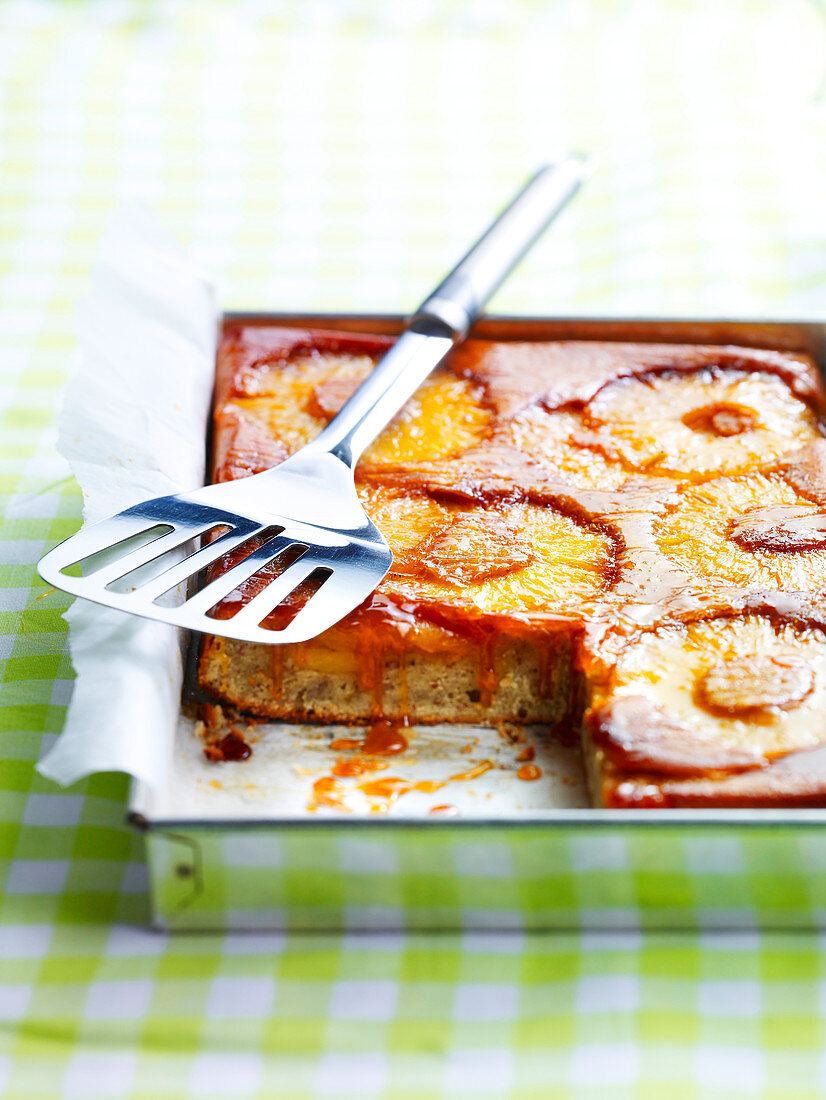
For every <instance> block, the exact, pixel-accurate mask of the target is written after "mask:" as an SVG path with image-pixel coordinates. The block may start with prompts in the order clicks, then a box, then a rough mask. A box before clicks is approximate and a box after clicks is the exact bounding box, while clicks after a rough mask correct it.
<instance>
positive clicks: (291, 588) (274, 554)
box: [37, 156, 588, 644]
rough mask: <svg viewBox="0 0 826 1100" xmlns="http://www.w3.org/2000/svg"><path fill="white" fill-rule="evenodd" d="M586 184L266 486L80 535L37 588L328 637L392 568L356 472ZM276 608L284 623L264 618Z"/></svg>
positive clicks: (232, 485) (440, 307) (491, 247)
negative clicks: (220, 567)
mask: <svg viewBox="0 0 826 1100" xmlns="http://www.w3.org/2000/svg"><path fill="white" fill-rule="evenodd" d="M587 174H588V169H587V165H586V161H585V160H584V159H583V158H581V157H577V156H571V157H567V158H565V159H564V160H562V161H560V162H559V163H558V164H554V165H548V166H545V167H543V168H541V169H540V170H539V171H538V172H537V173H536V174H535V175H534V176H533V177H532V178H531V179H530V180H529V181H528V183H527V184H526V185H525V187H524V188H523V189H522V190H521V191H520V192H519V194H518V195H517V196H516V198H515V199H514V200H513V202H511V204H510V206H508V207H507V208H506V209H505V210H504V211H503V212H502V214H500V216H499V217H498V218H497V219H496V221H495V222H494V223H493V224H492V225H491V227H490V228H489V229H488V230H487V232H486V233H485V234H484V236H482V237H481V239H480V240H479V241H478V242H477V243H476V244H475V245H474V246H473V248H471V250H470V251H469V252H468V253H467V255H466V256H465V257H464V259H462V260H461V261H460V263H459V264H458V265H457V267H456V268H455V269H454V270H453V271H452V272H451V273H450V274H449V275H448V276H447V278H446V279H445V280H444V281H443V282H442V283H441V284H440V285H439V286H438V287H437V288H436V290H434V291H433V293H432V294H431V295H430V296H429V297H428V298H427V299H426V300H425V301H424V302H423V303H422V305H421V306H420V307H419V309H418V310H417V311H416V312H415V314H414V315H413V317H412V319H411V321H410V323H409V324H408V326H407V328H406V329H405V331H404V332H403V333H402V335H401V336H400V337H399V339H398V341H397V342H396V343H395V344H394V346H393V347H392V348H391V349H390V351H389V352H388V353H387V354H386V355H385V356H384V358H383V359H382V360H381V361H380V362H379V363H378V365H377V366H376V368H375V369H374V370H373V371H372V373H371V374H370V376H369V377H368V378H367V379H366V381H365V382H363V383H362V385H361V386H359V388H358V389H357V390H356V392H355V393H354V394H353V396H352V397H351V398H350V399H349V400H348V401H347V403H346V404H345V405H344V407H343V408H342V409H341V411H340V412H339V413H338V414H337V415H336V416H335V417H334V418H333V420H331V421H330V423H329V424H328V425H327V427H326V428H325V429H324V430H323V431H322V432H321V433H320V434H319V435H318V436H317V437H316V438H315V439H314V440H312V442H311V443H309V444H308V445H307V446H305V447H303V448H302V449H301V450H300V451H298V452H296V454H294V455H292V456H291V457H290V458H288V459H286V460H285V461H284V462H282V463H281V464H280V465H278V466H275V467H274V468H273V469H271V470H267V471H265V472H264V473H260V474H255V475H254V476H252V477H248V478H245V479H243V480H240V481H233V482H228V483H224V484H221V485H208V486H205V487H204V488H201V489H196V490H194V491H193V492H191V493H186V494H178V495H175V496H166V497H157V498H156V499H154V500H148V501H146V502H145V503H143V504H137V505H135V506H134V507H133V508H128V509H126V511H124V512H120V513H119V514H118V515H116V516H113V517H112V518H111V519H107V520H103V521H102V522H101V523H96V524H93V525H92V526H89V527H85V528H83V529H82V530H81V531H79V532H78V533H77V534H76V535H72V537H71V538H69V539H67V540H66V541H65V542H63V543H61V544H60V545H59V546H57V547H55V549H54V550H51V551H50V552H49V553H48V554H46V556H45V557H44V558H42V559H41V561H40V563H39V564H38V567H37V568H38V572H39V573H40V575H41V577H43V579H44V580H45V581H47V582H48V583H49V584H51V585H54V587H55V588H61V589H63V590H64V591H65V592H70V593H72V595H75V596H82V597H83V598H84V599H87V600H94V601H95V602H97V603H101V604H106V605H107V606H109V607H114V608H119V609H120V610H122V611H128V612H131V613H132V614H134V615H141V616H144V617H146V618H151V619H160V620H162V621H164V622H168V623H174V624H175V625H177V626H181V627H186V628H188V629H190V630H197V631H201V632H204V633H210V634H219V635H223V636H225V637H229V638H239V639H242V640H245V641H250V642H265V643H269V644H278V643H286V642H300V641H306V640H307V639H308V638H313V637H315V636H316V635H317V634H320V633H321V632H322V631H324V630H326V629H327V628H328V627H330V626H333V625H334V624H335V623H337V622H338V621H339V620H340V619H342V618H343V617H344V616H345V615H347V614H348V612H350V611H352V610H353V608H355V607H356V606H358V604H360V603H361V602H362V601H363V600H364V599H366V597H367V596H368V595H369V594H370V593H371V592H372V591H373V590H374V589H375V588H376V586H377V585H378V584H379V583H380V582H381V580H382V578H383V577H384V576H385V574H386V573H387V571H388V570H389V568H390V564H391V562H392V560H393V558H392V554H391V552H390V547H389V546H388V545H387V543H386V542H385V540H384V539H383V538H382V536H381V533H380V532H379V531H378V529H377V528H376V526H375V525H374V524H373V523H372V522H371V521H370V519H369V517H368V516H367V515H366V514H365V512H364V510H363V508H362V506H361V503H360V502H359V499H358V496H357V495H356V489H355V484H354V481H353V470H354V468H355V465H356V462H357V461H358V459H359V457H360V456H361V454H362V452H363V450H364V448H365V447H366V446H367V445H368V444H369V443H370V442H371V441H372V440H373V439H374V438H375V437H376V435H378V433H379V432H380V431H381V429H382V428H383V427H384V426H385V425H386V424H387V423H388V422H389V421H390V420H391V419H392V417H393V416H394V415H395V414H396V413H397V412H398V410H399V409H400V408H401V407H402V405H403V404H404V403H405V401H406V400H407V399H408V398H409V397H410V396H411V395H412V394H413V393H414V392H415V390H416V389H417V387H418V386H419V385H420V383H421V382H422V381H423V380H424V379H425V378H426V377H427V376H428V375H429V374H430V373H431V371H432V370H433V369H434V368H435V367H436V366H437V365H438V364H439V363H440V362H441V360H442V359H443V358H444V357H445V355H446V354H447V353H448V351H449V350H450V348H451V347H452V346H453V345H454V344H455V343H456V342H458V341H460V340H462V339H464V337H465V335H466V334H467V331H468V329H469V328H470V326H471V325H472V323H473V322H474V320H475V319H476V318H477V317H478V315H479V313H480V311H481V309H482V307H483V306H484V304H485V302H486V301H487V300H488V298H489V297H490V296H491V294H492V293H493V292H494V290H496V288H497V287H498V286H499V284H500V283H501V282H502V280H503V279H504V278H505V276H506V275H507V274H508V272H509V271H510V270H511V268H512V267H514V265H515V264H516V263H517V262H518V260H519V259H520V258H521V257H522V255H523V254H524V253H525V252H526V251H527V250H528V248H529V247H530V246H531V245H532V244H533V243H534V241H535V240H536V238H537V237H538V236H539V235H540V233H541V232H542V231H543V230H544V229H545V228H546V226H547V225H548V224H549V223H550V221H551V220H552V218H553V217H554V216H555V215H556V214H557V213H558V212H559V211H560V210H561V209H562V208H563V207H564V206H565V204H566V203H567V202H568V200H569V199H570V198H571V197H572V196H573V195H574V194H575V192H576V191H577V189H578V187H579V185H580V183H581V182H582V181H583V179H584V178H585V177H586V175H587ZM184 555H185V556H184ZM224 555H228V556H229V558H228V561H229V566H228V568H225V570H224V571H223V572H221V573H220V574H219V575H217V576H214V577H211V579H209V581H208V583H206V584H204V585H202V587H200V589H197V590H195V588H194V586H189V587H190V590H189V591H188V592H183V593H181V591H180V586H182V585H184V584H185V582H188V581H189V580H190V579H191V578H193V577H195V576H196V575H198V574H200V573H201V571H202V570H204V569H206V567H207V566H209V565H211V564H212V563H214V562H216V561H218V559H221V558H224ZM238 559H240V560H238ZM224 564H226V562H225V563H224ZM261 571H263V572H261ZM78 574H81V575H78ZM250 583H252V585H253V587H252V590H251V591H252V596H251V598H250V599H249V600H246V601H244V600H235V601H232V602H228V603H225V604H224V608H223V610H222V611H221V612H220V614H221V615H222V617H220V618H218V617H214V615H215V612H214V610H213V609H215V608H216V606H217V605H218V604H220V603H221V601H222V600H225V599H226V597H229V596H231V595H232V593H234V592H235V591H236V590H237V589H238V588H239V586H242V585H245V584H250ZM296 589H298V590H299V591H298V593H296V595H295V596H293V597H292V599H290V600H289V603H288V605H285V604H284V601H285V600H286V599H287V598H288V597H290V596H291V594H293V593H295V591H296ZM170 597H173V599H174V600H177V603H173V601H172V600H171V599H170ZM276 608H286V609H287V610H288V611H289V613H288V614H285V615H283V616H280V615H278V614H276V615H272V614H271V613H272V612H273V611H274V609H276ZM296 608H298V609H297V610H296ZM211 611H212V612H213V614H210V612H211ZM233 612H234V613H233ZM224 615H229V617H223V616H224ZM268 616H269V619H268ZM267 619H268V622H267V624H266V625H263V626H262V623H263V622H264V620H267Z"/></svg>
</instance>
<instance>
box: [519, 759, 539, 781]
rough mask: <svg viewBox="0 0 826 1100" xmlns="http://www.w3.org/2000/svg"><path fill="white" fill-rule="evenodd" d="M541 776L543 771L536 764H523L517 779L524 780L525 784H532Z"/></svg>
mask: <svg viewBox="0 0 826 1100" xmlns="http://www.w3.org/2000/svg"><path fill="white" fill-rule="evenodd" d="M541 775H542V769H541V768H538V767H537V766H536V764H523V765H522V767H521V768H520V769H519V771H518V772H517V773H516V778H517V779H524V780H525V782H527V783H531V782H533V780H534V779H539V778H540V776H541Z"/></svg>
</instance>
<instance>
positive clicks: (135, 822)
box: [126, 310, 826, 833]
mask: <svg viewBox="0 0 826 1100" xmlns="http://www.w3.org/2000/svg"><path fill="white" fill-rule="evenodd" d="M405 319H406V315H405V314H401V313H355V312H351V311H341V312H338V311H334V310H324V311H322V310H313V311H259V310H226V311H224V312H223V313H222V315H221V317H220V320H219V325H223V324H226V323H230V324H232V323H234V324H243V323H248V324H275V325H285V326H289V327H296V328H297V327H301V326H305V325H307V326H318V325H335V324H337V323H341V322H344V323H349V324H352V325H354V326H358V327H359V329H361V326H367V327H365V328H364V329H363V330H362V331H366V332H369V326H370V325H371V324H374V325H378V326H381V327H382V328H384V329H385V330H387V331H391V330H392V329H400V328H401V327H402V326H403V324H404V322H405ZM498 325H504V326H506V327H514V328H518V327H519V326H520V325H557V326H564V327H571V328H572V329H576V328H577V326H580V325H581V326H584V327H586V328H588V329H590V328H591V327H592V326H593V327H594V328H600V327H605V328H622V327H626V328H637V327H640V328H642V329H647V328H649V329H652V330H659V333H660V334H662V333H663V331H664V330H668V329H676V330H685V337H686V339H688V341H689V342H692V341H691V339H690V336H689V332H690V331H691V330H694V331H697V330H703V331H704V332H708V331H709V330H713V329H715V328H720V329H723V330H726V329H742V330H747V329H750V328H752V329H755V330H758V331H760V332H765V333H767V334H768V333H770V332H771V331H772V330H778V331H779V330H786V331H787V332H788V333H789V334H792V333H794V332H798V333H799V334H800V336H801V337H805V339H804V340H802V342H801V347H802V346H804V345H805V346H807V347H808V350H809V352H810V354H812V355H813V356H814V358H815V359H816V362H817V366H818V369H819V370H820V372H821V374H822V375H824V378H826V317H824V318H823V319H817V318H809V319H789V318H784V317H780V318H759V317H729V316H722V317H707V316H706V317H703V316H699V315H698V316H693V317H691V316H689V317H685V316H683V317H646V316H639V317H627V316H621V315H608V316H596V317H595V316H591V315H588V314H572V315H571V314H568V315H564V316H550V315H547V314H544V315H537V314H484V315H483V316H482V317H481V318H480V320H479V321H478V322H477V323H476V325H474V327H473V329H472V330H471V333H470V336H471V337H473V336H474V335H475V334H476V333H478V331H479V330H480V329H481V330H482V331H484V329H486V328H488V327H490V326H493V327H495V326H498ZM354 331H358V329H354ZM732 335H733V334H732ZM571 338H573V339H576V338H577V337H576V336H572V337H571ZM580 338H587V337H584V335H583V337H580ZM639 338H640V337H639V336H636V337H635V339H639ZM659 338H662V336H660V337H659ZM729 339H730V338H729ZM729 339H726V341H725V342H726V343H728V342H729ZM693 342H697V341H696V339H695V341H693ZM710 342H712V343H715V342H716V341H714V340H710ZM786 350H788V349H786ZM141 787H142V784H141V783H140V782H139V781H138V780H136V779H133V780H132V782H131V784H130V792H129V807H130V808H129V811H128V813H127V815H126V820H127V822H128V823H129V824H130V825H131V826H132V827H133V828H134V829H136V830H138V831H140V832H144V833H148V832H163V833H169V832H170V831H173V830H176V831H179V830H182V829H183V830H188V829H193V830H196V831H198V832H207V831H212V830H226V829H243V830H245V831H249V830H256V829H266V830H270V829H273V830H275V829H289V830H294V829H301V830H310V831H312V830H318V829H321V830H322V831H323V830H325V829H340V828H342V827H344V828H356V829H358V830H364V829H366V830H368V831H370V830H374V829H377V830H381V831H388V830H390V831H393V830H395V829H396V828H399V829H404V830H409V829H427V830H433V829H435V830H449V831H464V830H466V829H468V828H476V829H481V828H487V829H507V830H511V829H529V830H534V829H547V828H551V827H554V826H556V827H574V826H576V827H582V828H585V829H588V830H592V829H595V828H600V827H607V828H610V827H616V826H618V825H622V826H625V827H631V828H634V829H637V828H640V827H643V828H646V827H647V828H649V829H650V828H662V827H663V826H666V827H668V828H671V829H673V828H679V827H680V826H683V827H685V826H690V827H691V828H694V827H697V826H699V827H701V828H710V827H720V826H745V827H748V828H753V827H755V826H758V827H760V828H761V829H766V828H768V829H774V828H784V827H786V828H788V827H791V826H795V827H799V826H823V825H826V809H813V808H801V809H794V808H784V809H770V808H766V809H755V808H728V809H723V808H721V809H718V808H714V809H702V808H685V809H647V810H643V809H640V810H611V809H600V808H599V807H582V808H577V809H564V810H543V811H534V812H532V813H530V814H525V815H524V817H518V818H517V817H473V818H441V819H440V818H427V817H402V816H400V815H394V816H393V817H387V818H384V819H376V818H375V817H354V816H351V815H347V817H346V818H338V817H331V816H324V817H309V816H307V817H282V818H277V817H272V818H270V817H260V818H232V817H226V818H198V817H148V816H147V815H146V814H145V813H144V812H143V811H141V810H138V809H135V808H134V807H135V804H136V802H138V801H139V797H138V796H139V791H140V788H141Z"/></svg>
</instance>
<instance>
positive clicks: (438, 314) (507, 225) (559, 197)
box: [410, 156, 590, 341]
mask: <svg viewBox="0 0 826 1100" xmlns="http://www.w3.org/2000/svg"><path fill="white" fill-rule="evenodd" d="M589 174H590V168H589V167H588V161H587V160H586V159H585V158H584V157H580V156H569V157H566V158H565V159H564V160H562V161H560V162H559V163H558V164H546V165H544V166H543V167H542V168H540V169H539V170H538V171H537V172H535V173H534V175H533V176H531V178H530V179H529V180H528V182H527V183H526V184H525V186H524V187H523V188H522V190H521V191H520V192H519V193H518V194H517V195H516V197H515V198H514V199H513V200H512V201H511V202H510V204H509V205H508V206H506V207H505V209H504V210H503V211H502V213H501V214H500V215H499V217H498V218H497V219H496V221H495V222H493V224H492V225H491V226H490V228H489V229H487V230H486V231H485V233H484V234H483V235H482V236H481V237H480V238H479V240H478V241H477V242H476V244H474V245H473V247H472V248H471V249H470V250H469V251H468V252H467V253H466V255H465V256H463V257H462V259H461V260H460V261H459V263H458V264H457V265H456V267H454V269H453V270H452V271H451V272H450V274H449V275H447V276H446V277H445V278H444V279H443V280H442V282H441V283H439V285H438V286H437V287H436V289H435V290H434V291H433V293H432V294H430V295H429V296H428V297H427V298H426V299H425V300H424V301H423V302H422V304H421V305H420V306H419V308H418V309H417V310H416V312H415V313H414V315H413V317H412V319H411V322H410V327H411V328H413V329H421V328H422V327H423V326H425V325H428V324H430V325H434V326H436V330H437V331H438V330H439V329H441V331H440V335H443V334H445V335H448V334H449V335H451V336H452V338H453V339H454V340H456V341H458V340H463V339H464V338H465V336H466V335H467V333H468V329H469V328H470V326H471V325H472V324H473V322H474V321H475V320H476V318H477V317H478V316H479V314H480V313H481V312H482V309H483V308H484V306H485V303H486V302H487V301H488V299H489V298H490V297H491V296H492V295H493V293H494V291H496V290H497V289H498V288H499V286H500V285H501V284H502V282H504V280H505V278H506V276H507V275H509V274H510V272H511V271H512V270H513V268H514V267H516V265H517V264H518V263H519V261H520V260H521V259H522V257H523V256H524V255H525V253H526V252H527V251H528V249H529V248H530V247H531V245H533V244H534V243H535V241H536V240H537V239H538V238H539V237H540V236H541V234H542V233H543V232H544V230H545V229H547V227H548V226H549V225H550V223H551V221H553V219H554V218H555V217H556V215H557V214H558V213H559V212H560V211H561V210H562V209H563V207H565V206H566V204H567V203H568V201H569V200H570V199H571V198H573V196H574V195H575V194H576V192H577V191H578V189H579V187H580V184H581V183H582V182H583V180H585V179H587V177H588V175H589Z"/></svg>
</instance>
